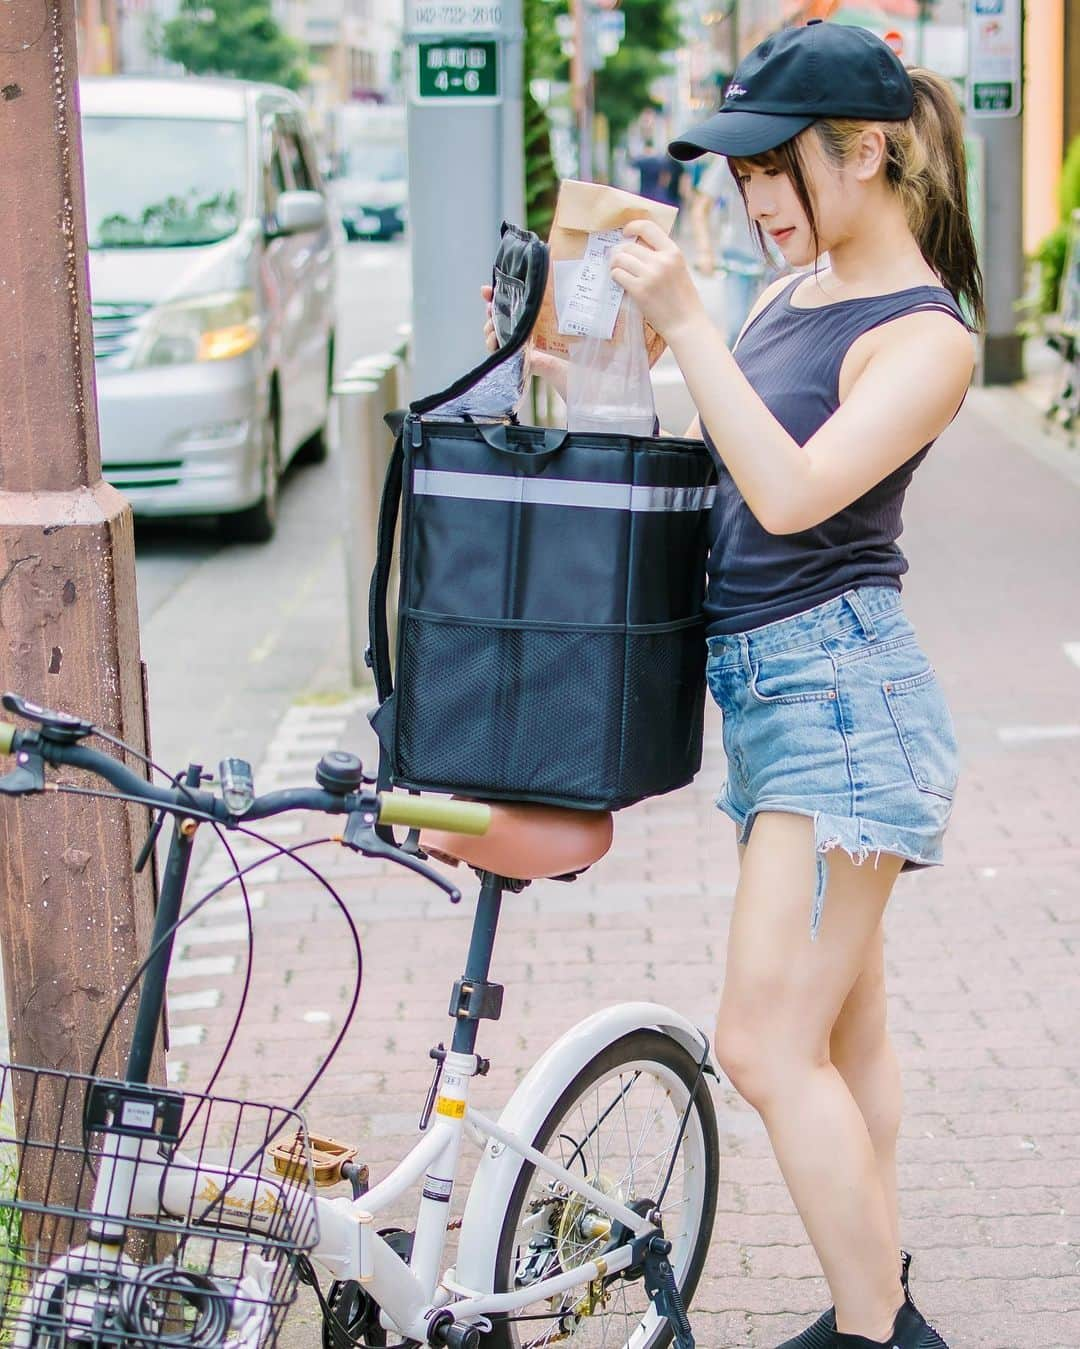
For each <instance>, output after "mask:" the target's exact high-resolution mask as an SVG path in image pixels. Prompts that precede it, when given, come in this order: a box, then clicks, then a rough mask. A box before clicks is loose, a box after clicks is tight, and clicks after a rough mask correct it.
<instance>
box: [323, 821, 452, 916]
mask: <svg viewBox="0 0 1080 1349" xmlns="http://www.w3.org/2000/svg"><path fill="white" fill-rule="evenodd" d="M341 841H342V843H344V845H345V847H346V848H351V849H352V850H353V852H358V853H362V854H363V856H364V857H381V858H384V859H385V860H386V861H388V862H396V863H397V864H398V866H402V867H406V868H407V869H408V870H409V871H415V872H416V874H417V875H418V876H423V877H424V879H425V880H428V881H431V883H432V884H433V885H437V886H438V887H439V889H440V890H442V891H444V892H445V894H446V895H447V896H449V899H450V903H451V904H458V903H460V902H461V891H460V890H459V889H458V888H457V886H456V885H454V884H453V882H452V881H448V880H447V879H446V878H445V876H440V875H439V873H438V872H437V871H436V870H435V869H434V868H433V867H429V866H425V865H424V863H423V862H421V861H420V859H419V858H418V857H414V856H412V854H410V853H407V852H402V850H401V849H400V848H396V847H394V845H393V844H392V843H385V842H384V841H383V840H382V839H381V838H380V837H379V836H378V834H376V832H375V826H374V822H373V820H372V816H371V812H370V811H366V810H365V811H359V810H355V811H353V812H352V813H351V814H350V815H349V817H348V819H347V820H346V821H345V832H344V834H342V836H341Z"/></svg>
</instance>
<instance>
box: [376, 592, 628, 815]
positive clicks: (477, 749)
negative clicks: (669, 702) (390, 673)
mask: <svg viewBox="0 0 1080 1349" xmlns="http://www.w3.org/2000/svg"><path fill="white" fill-rule="evenodd" d="M401 622H402V629H401V643H400V666H399V673H398V699H399V702H398V708H397V716H396V727H397V730H396V755H395V778H396V779H397V780H399V781H401V782H402V783H403V784H405V785H416V786H427V787H430V788H432V789H435V790H437V789H439V788H440V787H441V788H444V789H446V790H448V791H460V792H469V791H474V792H475V793H476V794H477V795H479V796H483V795H488V796H491V797H496V798H498V797H508V798H511V799H515V800H534V801H551V802H565V803H567V804H575V803H576V804H581V805H583V806H596V807H600V806H602V805H606V804H607V803H608V801H609V800H610V798H611V794H612V790H613V788H614V787H615V786H616V785H617V783H618V776H619V764H620V731H621V725H620V723H621V720H622V718H621V704H622V691H623V685H624V669H623V665H624V637H623V634H622V633H620V632H590V631H576V630H561V631H560V630H552V629H542V628H522V627H500V626H498V625H494V624H478V623H476V624H472V623H467V622H456V621H455V622H445V621H432V620H430V619H427V618H420V617H417V616H416V615H413V614H406V615H403V617H402V620H401Z"/></svg>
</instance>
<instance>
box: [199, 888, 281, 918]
mask: <svg viewBox="0 0 1080 1349" xmlns="http://www.w3.org/2000/svg"><path fill="white" fill-rule="evenodd" d="M234 888H235V889H236V891H237V893H236V894H235V895H232V894H231V893H230V892H229V891H228V890H223V891H222V892H221V894H220V896H219V895H215V896H214V898H213V899H212V900H211V901H210V903H209V904H207V906H206V908H205V909H203V913H204V914H205V915H206V916H207V918H211V917H213V918H223V917H231V915H232V914H234V913H245V912H246V910H245V908H244V896H243V895H242V894H240V893H239V889H240V887H239V885H237V886H235V887H234ZM248 903H249V904H250V905H251V907H252V909H261V908H262V907H263V905H264V904H265V903H266V894H265V892H264V891H262V890H249V891H248Z"/></svg>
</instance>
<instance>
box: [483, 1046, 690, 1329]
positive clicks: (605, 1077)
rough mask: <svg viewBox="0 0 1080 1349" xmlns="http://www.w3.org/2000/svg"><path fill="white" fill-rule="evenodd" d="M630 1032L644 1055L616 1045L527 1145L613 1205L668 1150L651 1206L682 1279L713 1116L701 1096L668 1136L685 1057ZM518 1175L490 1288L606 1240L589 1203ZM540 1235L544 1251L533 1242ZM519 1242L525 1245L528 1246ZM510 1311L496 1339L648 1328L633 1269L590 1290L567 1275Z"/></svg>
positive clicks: (573, 1261) (572, 1260)
mask: <svg viewBox="0 0 1080 1349" xmlns="http://www.w3.org/2000/svg"><path fill="white" fill-rule="evenodd" d="M639 1042H642V1043H645V1044H647V1045H648V1046H649V1049H650V1051H651V1053H653V1054H655V1055H656V1057H655V1059H654V1058H652V1057H650V1056H649V1055H643V1056H641V1057H634V1056H633V1055H628V1056H627V1057H625V1058H622V1059H621V1060H617V1059H613V1060H612V1061H611V1062H610V1066H609V1067H608V1068H607V1069H606V1070H604V1069H601V1070H600V1071H596V1072H595V1073H594V1074H590V1075H589V1076H588V1078H587V1080H586V1081H584V1082H583V1083H582V1090H581V1091H580V1093H579V1094H578V1095H577V1096H576V1097H574V1098H572V1099H570V1100H569V1101H568V1104H567V1106H566V1107H565V1108H564V1111H563V1113H562V1115H561V1118H559V1119H555V1118H552V1119H550V1120H549V1121H548V1123H547V1124H546V1125H545V1128H544V1130H543V1131H542V1134H541V1136H542V1137H544V1138H548V1139H550V1142H548V1143H547V1144H546V1145H543V1144H540V1143H538V1144H537V1146H540V1147H541V1150H542V1151H544V1152H546V1153H547V1155H548V1156H550V1157H552V1158H553V1159H554V1160H557V1161H558V1162H559V1163H560V1164H561V1165H562V1166H563V1167H564V1168H565V1169H567V1170H570V1171H572V1172H573V1173H574V1174H575V1175H578V1174H580V1175H581V1176H582V1177H583V1179H585V1180H587V1181H588V1183H589V1184H590V1185H591V1186H592V1187H593V1188H594V1189H596V1190H598V1191H599V1192H600V1193H601V1194H605V1195H610V1196H611V1198H612V1199H613V1200H616V1201H618V1202H620V1203H624V1204H634V1203H636V1202H640V1201H647V1200H649V1199H652V1198H655V1197H656V1196H657V1194H658V1192H659V1189H660V1186H661V1184H662V1183H663V1180H664V1178H665V1177H666V1175H667V1169H668V1167H669V1166H670V1165H671V1164H672V1160H673V1155H674V1162H675V1165H674V1166H673V1168H672V1175H671V1179H670V1182H669V1186H668V1190H667V1192H666V1194H665V1199H664V1204H663V1210H664V1214H665V1217H666V1219H667V1224H666V1226H665V1234H666V1235H667V1237H668V1238H669V1240H671V1241H672V1242H673V1251H672V1256H671V1259H672V1262H673V1265H674V1267H675V1270H676V1276H677V1277H678V1278H679V1279H680V1281H682V1280H683V1279H684V1278H685V1275H686V1271H687V1270H688V1269H689V1268H690V1266H691V1263H692V1262H693V1263H694V1266H695V1277H696V1270H697V1268H699V1267H700V1261H701V1258H702V1257H703V1254H704V1249H705V1247H706V1246H707V1243H708V1239H709V1229H710V1228H711V1222H712V1212H713V1206H714V1203H715V1184H716V1155H715V1120H714V1117H713V1115H712V1107H711V1101H709V1099H708V1097H707V1096H706V1095H705V1094H702V1096H701V1097H700V1098H699V1099H698V1101H697V1102H696V1103H695V1105H694V1107H693V1108H692V1109H691V1111H690V1115H689V1120H688V1126H687V1131H686V1133H685V1135H684V1136H683V1138H682V1139H681V1141H680V1135H679V1131H680V1127H681V1125H682V1121H683V1116H684V1114H685V1112H686V1109H687V1104H688V1102H689V1101H690V1092H691V1088H692V1085H693V1084H694V1082H695V1077H696V1068H695V1065H694V1064H693V1061H692V1060H691V1059H690V1057H689V1056H688V1055H686V1054H685V1053H684V1052H683V1051H681V1050H677V1049H676V1048H675V1047H674V1046H672V1044H671V1042H670V1041H669V1040H667V1039H666V1038H664V1037H661V1036H659V1035H658V1034H656V1033H655V1032H642V1033H641V1036H640V1041H639ZM658 1051H659V1052H658ZM672 1060H676V1061H678V1062H679V1064H680V1071H679V1072H676V1071H675V1070H674V1069H673V1068H672V1067H671V1066H669V1065H670V1063H671V1061H672ZM583 1076H585V1074H583ZM528 1175H529V1181H528V1184H527V1185H526V1186H525V1187H524V1192H523V1193H521V1194H520V1195H519V1197H518V1198H517V1199H516V1200H515V1204H516V1208H515V1214H516V1217H515V1218H514V1219H513V1221H514V1223H515V1228H514V1235H513V1240H512V1241H511V1242H510V1245H509V1256H510V1258H509V1261H508V1273H509V1276H510V1279H509V1284H507V1283H506V1281H505V1277H506V1276H503V1278H501V1279H500V1280H499V1281H498V1283H497V1285H496V1286H497V1287H507V1286H510V1287H514V1286H517V1287H523V1286H526V1285H527V1283H528V1281H530V1280H531V1281H533V1282H539V1281H540V1280H542V1279H543V1278H545V1277H548V1276H550V1275H551V1274H553V1273H558V1272H562V1271H569V1270H573V1269H574V1268H577V1267H579V1266H581V1265H583V1264H585V1263H587V1262H588V1261H590V1260H592V1259H594V1258H597V1257H599V1256H601V1255H603V1254H604V1253H605V1251H606V1250H608V1249H611V1248H612V1247H611V1243H610V1242H609V1240H608V1238H606V1237H605V1236H603V1235H602V1234H601V1235H596V1234H595V1233H596V1230H597V1229H596V1228H595V1226H594V1225H593V1224H594V1214H595V1216H596V1217H597V1218H598V1217H600V1216H601V1215H600V1214H599V1213H596V1209H595V1206H594V1205H591V1204H590V1203H589V1202H588V1201H587V1200H586V1199H585V1198H583V1197H582V1196H580V1195H578V1194H576V1193H574V1192H569V1193H568V1192H564V1190H563V1189H562V1187H560V1186H558V1185H553V1184H552V1182H551V1179H550V1178H549V1177H546V1176H544V1175H542V1174H539V1175H538V1174H536V1173H535V1172H532V1171H530V1172H529V1173H528ZM537 1204H539V1205H540V1207H538V1208H536V1207H535V1206H536V1205H537ZM531 1208H532V1209H534V1211H530V1209H531ZM507 1221H508V1222H509V1221H511V1217H510V1214H508V1215H507ZM504 1230H505V1229H504ZM545 1239H546V1240H548V1241H549V1242H550V1249H545V1248H543V1247H542V1246H541V1243H542V1242H543V1241H545ZM530 1241H532V1242H533V1243H535V1244H534V1246H533V1247H532V1248H530ZM504 1249H506V1248H505V1247H504ZM517 1315H518V1316H519V1317H520V1318H521V1319H520V1320H515V1318H514V1316H513V1315H511V1316H510V1317H509V1318H508V1319H507V1321H506V1322H504V1323H502V1327H501V1328H502V1329H504V1330H505V1334H504V1335H503V1337H502V1338H497V1339H495V1340H494V1341H493V1343H494V1344H497V1345H498V1346H499V1349H504V1347H505V1349H548V1346H555V1345H563V1344H573V1345H574V1346H577V1349H626V1347H627V1346H632V1349H649V1346H650V1345H652V1343H653V1341H654V1339H655V1337H656V1335H657V1333H658V1331H659V1323H658V1321H657V1318H656V1313H655V1311H654V1310H653V1308H652V1306H651V1304H650V1302H649V1299H648V1296H647V1294H646V1293H645V1288H644V1283H643V1282H642V1280H641V1279H640V1277H638V1278H636V1279H631V1280H627V1279H625V1278H623V1277H622V1276H620V1275H616V1276H614V1277H612V1276H608V1281H607V1283H606V1286H604V1287H602V1288H598V1287H596V1286H592V1287H590V1286H589V1285H587V1284H583V1285H579V1286H578V1287H577V1288H574V1289H572V1290H570V1291H569V1292H567V1293H565V1294H562V1295H560V1296H559V1297H558V1298H557V1299H549V1300H546V1301H545V1300H540V1301H538V1302H536V1303H533V1304H531V1305H530V1306H527V1307H524V1308H522V1309H521V1310H520V1312H519V1313H517ZM525 1318H531V1319H525ZM536 1318H539V1319H536Z"/></svg>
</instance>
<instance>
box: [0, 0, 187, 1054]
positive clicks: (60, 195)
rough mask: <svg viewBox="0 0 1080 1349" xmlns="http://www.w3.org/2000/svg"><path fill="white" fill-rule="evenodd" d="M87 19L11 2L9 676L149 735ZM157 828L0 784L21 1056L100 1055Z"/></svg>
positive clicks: (139, 928)
mask: <svg viewBox="0 0 1080 1349" xmlns="http://www.w3.org/2000/svg"><path fill="white" fill-rule="evenodd" d="M75 25H76V20H75V4H74V0H0V183H2V184H3V190H2V191H0V239H3V253H2V257H0V333H2V334H3V339H2V341H0V688H4V689H13V690H15V691H16V692H19V693H22V694H24V695H26V696H27V697H29V698H31V699H33V700H34V701H36V702H39V703H43V704H45V705H46V706H52V707H58V708H61V709H64V710H65V711H70V712H76V713H78V714H80V715H82V716H86V717H89V718H90V719H91V720H93V721H94V722H96V723H97V724H98V725H101V726H102V727H104V728H105V729H107V730H109V731H111V732H112V733H114V734H116V735H119V736H122V737H123V738H124V739H125V740H127V741H129V742H131V743H132V744H133V745H136V746H140V747H142V746H144V744H145V732H144V726H145V722H144V709H143V689H142V674H141V664H140V659H139V632H138V615H137V610H136V601H135V555H134V540H133V534H132V520H131V509H130V507H129V506H128V505H127V503H126V502H125V501H124V499H123V498H122V497H121V496H120V495H119V493H117V492H116V491H115V490H114V489H113V488H111V487H109V486H108V485H107V484H106V483H105V482H103V481H102V477H101V453H100V449H99V445H98V431H97V403H96V395H95V388H94V358H93V342H92V334H91V328H90V306H89V292H88V285H87V256H86V220H85V201H84V193H83V172H82V149H81V142H80V134H79V109H78V100H77V94H76V83H75V81H76V50H75V47H76V42H75V33H76V26H75ZM10 766H12V765H11V761H8V764H7V765H4V764H0V771H4V770H5V768H6V767H10ZM132 766H135V765H132ZM54 776H55V775H54ZM66 776H67V779H68V780H69V781H71V780H73V779H74V777H75V776H76V775H73V774H67V775H66ZM83 785H90V783H89V780H87V781H85V783H84V784H83ZM95 785H102V784H98V783H96V782H95ZM146 825H147V816H146V812H145V811H144V810H142V809H141V808H140V809H138V810H136V809H134V808H129V807H125V806H120V805H116V804H114V803H104V802H98V801H95V800H93V799H90V798H87V797H77V796H66V795H60V796H56V795H49V796H45V797H29V798H23V799H18V800H16V799H13V798H11V797H0V948H2V952H3V962H4V984H5V989H6V995H7V1009H8V1022H9V1030H10V1049H11V1058H12V1059H13V1060H14V1061H15V1062H19V1063H27V1064H34V1065H40V1066H44V1067H63V1068H66V1069H72V1070H76V1071H85V1070H86V1069H87V1068H88V1067H89V1063H90V1059H91V1057H92V1054H93V1051H94V1048H95V1046H96V1044H97V1040H98V1037H99V1035H100V1033H101V1030H102V1028H103V1026H104V1022H105V1019H106V1018H107V1016H108V1014H109V1012H110V1010H111V1009H112V1007H113V1004H114V1002H115V998H116V994H117V993H118V992H119V990H120V988H121V987H122V986H123V984H124V983H125V982H126V981H127V979H128V978H129V977H130V975H131V973H132V971H133V970H134V968H135V966H136V964H137V960H138V958H139V956H140V954H141V953H142V952H144V951H145V948H146V943H147V937H148V934H149V929H150V923H151V919H152V909H153V899H152V894H151V890H150V884H149V875H148V873H144V874H143V876H142V877H141V878H139V879H138V880H135V879H133V877H132V870H131V864H132V858H133V856H134V854H135V852H136V851H137V849H138V846H139V844H140V842H141V838H142V835H143V834H144V832H145V829H146ZM133 1013H134V1007H133V1006H131V1007H129V1009H128V1015H126V1016H125V1018H124V1021H123V1022H122V1023H121V1024H122V1026H130V1025H131V1023H132V1020H133ZM120 1062H122V1061H118V1059H117V1058H116V1057H115V1056H114V1055H112V1054H110V1055H109V1056H108V1057H107V1058H106V1059H105V1061H104V1063H103V1068H104V1069H105V1070H106V1071H109V1072H112V1071H115V1070H116V1069H117V1068H118V1067H119V1066H120ZM157 1067H158V1068H160V1067H161V1064H160V1062H159V1064H158V1065H157Z"/></svg>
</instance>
